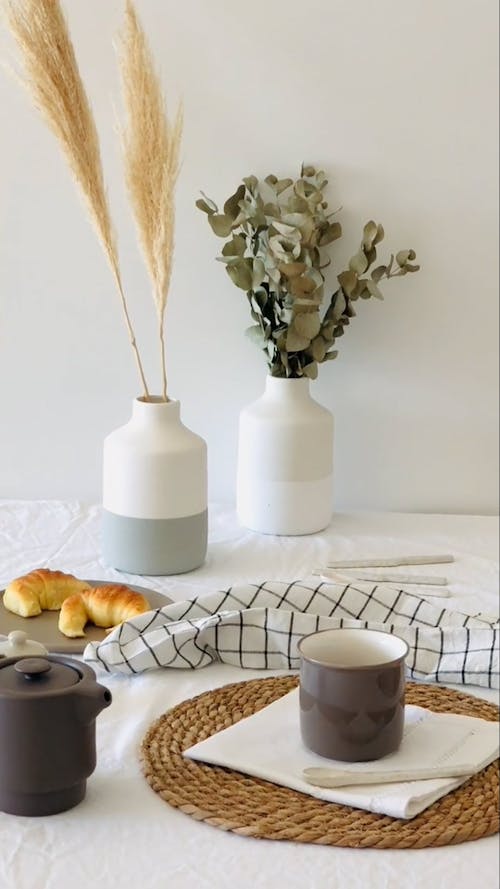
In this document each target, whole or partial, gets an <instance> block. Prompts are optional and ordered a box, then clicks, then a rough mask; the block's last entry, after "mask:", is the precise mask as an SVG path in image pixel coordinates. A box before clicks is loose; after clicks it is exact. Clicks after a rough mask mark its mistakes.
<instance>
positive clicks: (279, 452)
mask: <svg viewBox="0 0 500 889" xmlns="http://www.w3.org/2000/svg"><path fill="white" fill-rule="evenodd" d="M332 489H333V417H332V414H331V413H330V411H329V410H327V409H326V408H325V407H322V406H321V405H320V404H318V402H317V401H314V399H313V398H311V395H310V391H309V380H308V379H306V378H302V379H283V378H279V377H272V376H268V377H267V380H266V388H265V392H264V394H263V395H262V396H261V398H259V399H258V400H257V401H255V402H254V403H253V404H251V405H249V406H248V407H246V408H244V409H243V410H242V411H241V414H240V424H239V440H238V473H237V508H238V517H239V520H240V522H241V524H242V525H245V526H246V527H247V528H250V529H252V530H253V531H259V532H260V533H262V534H283V535H294V534H313V533H315V532H316V531H321V530H322V529H323V528H326V526H327V525H328V524H329V523H330V521H331V517H332V509H333V502H332V501H333V497H332Z"/></svg>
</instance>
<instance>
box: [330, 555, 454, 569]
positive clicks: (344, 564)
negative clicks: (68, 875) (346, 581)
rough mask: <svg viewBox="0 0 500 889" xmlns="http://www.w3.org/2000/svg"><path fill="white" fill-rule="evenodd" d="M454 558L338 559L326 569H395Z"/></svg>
mask: <svg viewBox="0 0 500 889" xmlns="http://www.w3.org/2000/svg"><path fill="white" fill-rule="evenodd" d="M454 561H455V558H454V556H450V555H443V556H395V557H394V558H391V559H377V558H373V559H339V560H337V561H334V562H328V564H327V566H326V567H327V568H397V567H398V566H399V565H441V564H443V563H444V562H454Z"/></svg>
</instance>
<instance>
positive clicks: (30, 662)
mask: <svg viewBox="0 0 500 889" xmlns="http://www.w3.org/2000/svg"><path fill="white" fill-rule="evenodd" d="M14 669H15V670H16V671H17V672H18V673H23V675H24V676H25V678H26V679H36V678H37V677H39V676H43V675H44V673H48V671H49V670H50V669H51V664H50V661H48V660H46V659H45V658H43V657H25V658H23V659H22V660H21V661H18V662H17V663H16V664H15V665H14Z"/></svg>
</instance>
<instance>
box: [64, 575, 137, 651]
mask: <svg viewBox="0 0 500 889" xmlns="http://www.w3.org/2000/svg"><path fill="white" fill-rule="evenodd" d="M150 607H151V606H150V604H149V602H148V600H147V599H146V598H145V596H142V595H141V593H134V592H133V591H132V590H130V589H129V588H128V587H127V586H124V585H123V584H119V583H117V584H108V585H107V586H100V587H91V588H89V589H88V590H83V592H81V593H78V594H76V595H74V596H70V597H69V598H68V599H65V600H64V602H63V604H62V607H61V613H60V615H59V629H60V631H61V633H64V635H65V636H69V637H70V638H76V637H77V636H85V633H84V627H85V624H87V623H89V622H90V623H93V624H95V625H96V626H97V627H105V628H106V629H109V628H110V627H115V626H116V625H117V624H121V623H123V621H124V620H129V619H130V618H131V617H136V616H137V615H138V614H143V613H144V612H145V611H149V610H150Z"/></svg>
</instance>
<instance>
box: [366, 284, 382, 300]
mask: <svg viewBox="0 0 500 889" xmlns="http://www.w3.org/2000/svg"><path fill="white" fill-rule="evenodd" d="M365 284H366V289H367V290H368V291H369V293H370V296H375V297H376V298H377V299H383V298H384V294H383V293H382V291H381V290H379V288H378V287H377V285H376V283H375V281H371V280H367V281H366V282H365Z"/></svg>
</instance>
